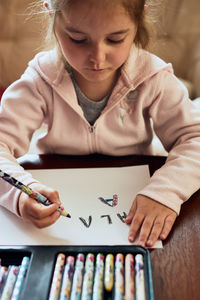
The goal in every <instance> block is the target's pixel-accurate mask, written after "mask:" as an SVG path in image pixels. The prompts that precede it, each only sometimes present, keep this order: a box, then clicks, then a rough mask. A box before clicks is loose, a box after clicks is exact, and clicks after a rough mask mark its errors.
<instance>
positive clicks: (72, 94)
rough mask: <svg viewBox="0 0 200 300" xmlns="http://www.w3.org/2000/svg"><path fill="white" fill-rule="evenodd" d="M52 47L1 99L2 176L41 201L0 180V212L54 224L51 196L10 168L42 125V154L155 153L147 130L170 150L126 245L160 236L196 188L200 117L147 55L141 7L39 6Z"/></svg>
mask: <svg viewBox="0 0 200 300" xmlns="http://www.w3.org/2000/svg"><path fill="white" fill-rule="evenodd" d="M44 6H45V8H46V9H47V12H48V14H49V19H50V23H51V24H50V25H51V26H50V28H51V29H52V33H53V35H54V37H55V41H56V46H55V47H54V48H53V49H52V50H49V51H46V52H41V53H39V54H38V55H36V57H35V58H34V59H33V60H32V61H31V62H30V63H29V66H28V68H27V70H26V71H25V73H24V74H23V75H22V77H21V78H20V79H19V80H18V81H17V82H15V83H13V84H12V85H11V86H10V87H9V88H8V89H7V91H6V92H5V93H4V96H3V99H2V106H1V112H0V165H1V169H3V170H5V171H6V172H7V173H10V174H11V175H12V176H14V177H17V178H18V180H20V181H22V182H23V183H25V184H28V185H30V187H32V188H33V189H35V190H36V191H38V192H40V193H42V194H44V195H45V196H47V197H48V198H49V200H50V201H51V202H52V203H53V204H52V205H50V206H49V207H43V206H42V207H41V205H40V204H38V203H37V202H36V201H35V200H32V199H29V198H28V196H27V195H24V194H23V193H22V194H20V191H18V190H16V189H15V188H11V187H10V186H8V184H6V183H4V182H2V181H1V183H0V184H1V193H2V194H1V197H0V201H1V205H3V206H4V207H6V208H8V209H9V210H11V211H12V212H13V213H15V214H17V215H18V216H21V218H22V219H23V220H24V221H26V222H31V223H33V224H34V225H35V226H37V227H39V228H42V227H45V226H49V225H51V224H53V223H54V222H55V221H56V220H57V219H58V218H59V213H58V212H57V208H58V206H59V205H60V199H59V195H58V192H57V191H55V190H53V189H52V188H50V187H46V186H44V185H42V184H40V183H39V182H37V181H36V180H34V179H33V178H32V177H31V175H30V174H29V173H27V172H25V171H24V170H23V169H22V168H21V167H20V166H19V165H18V163H17V162H16V159H15V158H17V157H19V156H22V155H24V154H25V153H26V152H27V150H28V148H29V143H30V140H31V137H32V135H33V132H34V131H35V130H36V129H37V128H39V127H40V126H41V124H42V123H43V122H45V123H46V124H47V126H48V131H47V134H46V135H45V136H43V137H41V138H40V139H39V141H38V148H39V150H40V153H60V154H75V155H76V154H77V155H80V154H90V153H94V152H98V153H103V154H108V155H130V154H152V153H153V152H152V148H151V142H152V129H151V123H150V120H151V119H152V120H153V126H154V130H155V132H156V134H157V135H158V137H159V138H160V139H161V141H162V143H163V145H164V147H165V149H166V150H167V151H168V152H169V155H168V158H167V161H166V163H165V165H164V166H163V167H162V168H160V169H159V170H158V171H157V172H156V173H155V174H154V175H153V176H152V178H151V179H150V181H149V183H148V184H147V186H146V187H145V188H144V189H142V190H141V191H140V193H139V194H138V195H137V196H136V198H135V199H133V204H132V206H131V208H130V212H129V215H128V217H127V219H126V222H127V224H130V231H129V237H128V239H129V240H130V241H131V242H132V241H134V240H135V238H136V235H137V234H138V233H139V242H138V243H139V245H143V246H152V245H153V244H154V243H155V241H156V240H157V239H158V238H161V239H166V237H167V235H168V234H169V232H170V230H171V228H172V226H173V223H174V221H175V219H176V217H177V215H178V214H179V211H180V207H181V204H182V203H183V202H184V201H186V200H187V199H188V198H189V197H190V196H191V195H192V194H193V193H194V192H195V191H196V190H197V189H198V188H199V182H200V130H199V129H200V112H199V111H197V109H195V107H194V105H193V104H192V102H191V101H190V100H189V99H188V94H187V91H186V89H185V88H184V86H183V85H182V84H181V82H180V81H179V80H178V79H177V78H176V77H175V76H174V74H173V71H172V67H171V65H170V64H166V63H165V62H163V61H162V60H161V59H159V58H158V57H156V56H154V55H152V54H150V53H149V52H147V51H145V50H144V49H143V48H145V47H146V46H147V44H148V38H149V37H148V32H147V29H146V27H145V22H144V16H145V1H143V0H112V1H111V0H101V1H100V0H84V1H82V0H49V1H44Z"/></svg>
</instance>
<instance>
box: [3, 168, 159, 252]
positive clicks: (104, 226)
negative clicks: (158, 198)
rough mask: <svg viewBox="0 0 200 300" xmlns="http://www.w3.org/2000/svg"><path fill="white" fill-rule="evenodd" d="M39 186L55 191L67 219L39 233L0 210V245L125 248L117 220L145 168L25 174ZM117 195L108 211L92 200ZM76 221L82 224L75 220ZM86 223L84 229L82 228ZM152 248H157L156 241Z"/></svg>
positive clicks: (145, 178) (125, 230) (146, 175)
mask: <svg viewBox="0 0 200 300" xmlns="http://www.w3.org/2000/svg"><path fill="white" fill-rule="evenodd" d="M29 172H30V173H32V175H33V177H34V178H36V179H38V180H39V181H40V182H41V183H44V184H46V185H48V186H51V187H54V188H56V189H57V190H58V191H59V194H60V199H61V201H62V204H63V205H64V207H65V209H66V210H67V211H68V212H69V213H70V215H71V218H66V217H62V216H61V217H60V218H59V220H58V221H57V222H56V223H55V224H53V225H51V226H50V227H47V228H44V229H38V228H35V227H34V226H33V225H31V224H26V223H24V222H23V221H22V220H21V219H20V218H18V217H17V216H15V215H13V214H12V213H10V212H9V211H7V210H6V209H4V208H0V237H1V238H0V241H1V242H0V244H1V245H130V244H131V243H130V242H129V241H128V231H129V226H128V225H127V224H125V223H124V222H123V221H122V220H123V218H122V220H121V216H123V215H124V213H126V214H128V212H129V209H130V207H131V204H132V201H133V199H134V197H135V196H136V194H137V193H138V192H139V191H140V190H141V189H142V188H143V187H144V186H145V185H146V184H147V182H148V180H149V170H148V166H147V165H143V166H133V167H121V168H89V169H42V170H29ZM114 194H117V196H118V204H117V205H116V206H115V207H110V206H108V205H106V204H104V203H103V202H101V201H100V200H99V199H98V198H99V197H103V198H105V199H107V198H108V199H110V198H112V197H113V195H114ZM80 218H82V220H83V221H81V220H80ZM84 223H85V224H87V226H86V225H84ZM154 248H162V242H161V241H158V242H157V243H156V244H155V245H154Z"/></svg>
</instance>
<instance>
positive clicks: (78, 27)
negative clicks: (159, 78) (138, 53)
mask: <svg viewBox="0 0 200 300" xmlns="http://www.w3.org/2000/svg"><path fill="white" fill-rule="evenodd" d="M76 3H77V1H76ZM136 30H137V26H136V24H134V22H133V21H132V20H131V18H130V16H129V15H128V13H127V11H126V10H125V9H124V7H123V6H121V5H119V4H118V5H115V6H114V7H113V6H112V8H111V7H110V9H109V7H106V8H105V7H104V6H103V5H102V4H97V5H93V6H92V7H89V6H88V4H86V3H84V1H82V0H81V1H78V5H77V4H76V5H75V4H74V5H72V6H71V7H70V9H68V10H67V9H64V10H63V11H62V12H61V13H59V14H57V16H56V20H55V33H56V36H57V39H58V41H59V44H60V47H61V51H62V54H63V56H64V57H65V59H66V61H67V62H68V63H69V64H70V65H71V67H72V68H73V69H74V70H75V71H76V72H78V74H79V76H80V77H81V78H82V79H83V80H85V81H86V82H88V83H92V82H93V83H98V82H102V81H105V80H109V79H111V78H113V76H114V75H115V74H116V72H117V70H118V69H119V68H120V67H121V66H122V65H123V63H124V62H125V61H126V59H127V57H128V55H129V52H130V48H131V46H132V44H133V41H134V38H135V35H136Z"/></svg>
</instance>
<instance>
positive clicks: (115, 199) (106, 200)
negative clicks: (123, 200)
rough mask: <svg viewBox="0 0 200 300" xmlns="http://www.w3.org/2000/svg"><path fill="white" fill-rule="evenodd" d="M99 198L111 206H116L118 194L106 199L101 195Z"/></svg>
mask: <svg viewBox="0 0 200 300" xmlns="http://www.w3.org/2000/svg"><path fill="white" fill-rule="evenodd" d="M98 199H99V200H100V201H101V202H103V203H104V204H106V205H108V206H111V207H114V206H116V205H117V203H118V196H117V195H116V194H114V195H113V197H112V198H111V199H104V198H103V197H99V198H98Z"/></svg>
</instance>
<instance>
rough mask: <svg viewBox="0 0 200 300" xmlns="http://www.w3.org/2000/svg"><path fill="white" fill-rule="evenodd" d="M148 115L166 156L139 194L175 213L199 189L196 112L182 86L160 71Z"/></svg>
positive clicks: (199, 145)
mask: <svg viewBox="0 0 200 300" xmlns="http://www.w3.org/2000/svg"><path fill="white" fill-rule="evenodd" d="M149 113H150V117H151V118H152V120H153V124H154V130H155V133H156V134H157V136H158V137H159V139H160V140H161V142H162V143H163V145H164V147H165V149H166V150H167V151H168V152H169V153H168V157H167V161H166V163H165V164H164V165H163V166H162V167H161V168H160V169H159V170H157V171H156V172H155V173H154V175H153V176H152V177H151V179H150V182H149V184H148V185H147V186H146V187H145V188H144V189H143V190H142V191H141V192H140V193H141V194H143V195H146V196H148V197H150V198H152V199H154V200H156V201H158V202H160V203H162V204H164V205H166V206H168V207H170V208H171V209H173V210H174V211H175V212H176V213H179V212H180V207H181V204H182V203H183V202H184V201H186V200H188V199H189V198H190V197H191V196H192V194H193V193H194V192H196V191H197V190H198V189H199V187H200V110H199V109H197V108H196V107H195V105H194V104H193V103H192V101H191V100H190V99H189V98H188V92H187V90H186V88H185V87H184V85H183V84H182V83H181V82H180V81H179V80H178V79H177V78H176V77H175V76H174V75H173V74H171V73H169V72H167V71H162V72H161V74H158V75H157V83H156V84H155V97H154V102H153V103H152V105H151V106H150V109H149Z"/></svg>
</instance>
